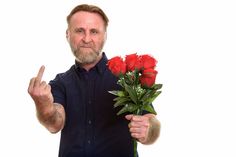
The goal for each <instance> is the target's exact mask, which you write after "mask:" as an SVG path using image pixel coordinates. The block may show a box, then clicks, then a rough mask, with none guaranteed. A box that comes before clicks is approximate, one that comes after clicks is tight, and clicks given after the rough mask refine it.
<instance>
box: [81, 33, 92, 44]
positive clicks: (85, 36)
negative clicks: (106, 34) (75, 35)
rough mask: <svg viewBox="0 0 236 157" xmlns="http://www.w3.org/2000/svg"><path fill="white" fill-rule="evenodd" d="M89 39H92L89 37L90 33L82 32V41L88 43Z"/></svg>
mask: <svg viewBox="0 0 236 157" xmlns="http://www.w3.org/2000/svg"><path fill="white" fill-rule="evenodd" d="M91 40H92V39H91V36H90V34H89V33H85V34H84V37H83V41H84V42H85V43H89V42H90V41H91Z"/></svg>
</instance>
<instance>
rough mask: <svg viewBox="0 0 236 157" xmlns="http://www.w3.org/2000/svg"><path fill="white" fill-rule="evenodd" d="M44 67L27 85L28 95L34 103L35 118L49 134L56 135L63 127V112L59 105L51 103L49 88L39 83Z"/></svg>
mask: <svg viewBox="0 0 236 157" xmlns="http://www.w3.org/2000/svg"><path fill="white" fill-rule="evenodd" d="M44 69H45V67H44V66H42V67H41V68H40V69H39V72H38V74H37V76H36V77H34V78H32V79H31V80H30V83H29V87H28V93H29V94H30V96H31V98H32V99H33V100H34V102H35V106H36V110H37V117H38V119H39V121H40V123H41V124H42V125H44V126H45V127H46V128H47V129H48V130H49V131H50V132H51V133H56V132H58V131H60V130H61V129H62V128H63V127H64V123H65V110H64V107H63V106H62V105H61V104H54V103H53V96H52V93H51V86H50V85H49V84H47V83H46V82H45V81H41V80H42V77H43V72H44Z"/></svg>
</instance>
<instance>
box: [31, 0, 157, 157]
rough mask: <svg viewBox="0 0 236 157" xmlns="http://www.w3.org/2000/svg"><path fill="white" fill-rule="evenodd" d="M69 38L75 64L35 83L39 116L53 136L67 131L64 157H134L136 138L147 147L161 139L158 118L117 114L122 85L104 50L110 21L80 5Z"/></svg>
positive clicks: (61, 153) (70, 22)
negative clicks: (114, 93) (115, 92)
mask: <svg viewBox="0 0 236 157" xmlns="http://www.w3.org/2000/svg"><path fill="white" fill-rule="evenodd" d="M67 22H68V29H67V31H66V38H67V40H68V42H69V44H70V47H71V50H72V52H73V54H74V56H75V64H74V65H72V66H71V68H70V69H69V70H68V71H66V72H64V73H60V74H58V75H57V76H56V78H55V79H54V80H52V81H50V83H49V84H47V83H46V82H45V81H42V76H43V73H44V69H45V67H44V66H42V67H41V68H40V69H39V72H38V74H37V76H36V77H34V78H32V79H31V80H30V83H29V87H28V93H29V94H30V96H31V97H32V99H33V100H34V102H35V105H36V109H37V117H38V119H39V121H40V123H41V124H42V125H44V126H45V127H46V128H47V129H48V130H49V131H50V132H51V133H57V132H59V131H61V141H60V150H59V157H85V156H86V157H92V156H93V157H133V155H134V154H133V143H132V139H133V138H135V139H137V140H138V141H139V142H141V143H143V144H151V143H153V142H154V141H155V140H156V139H157V138H158V136H159V132H160V123H159V121H158V120H157V119H156V118H155V115H153V114H145V115H143V116H135V115H122V116H117V115H116V113H117V111H118V110H119V109H116V108H113V104H114V101H113V99H114V96H112V94H110V93H108V91H110V90H117V89H120V87H119V86H118V84H117V79H118V78H116V77H115V76H114V75H113V74H112V73H111V72H110V71H109V70H108V68H107V65H106V64H107V57H106V55H105V53H103V52H102V48H103V45H104V43H105V41H106V36H107V34H106V33H107V31H106V29H107V25H108V18H107V16H106V15H105V13H104V12H103V11H102V10H101V9H100V8H98V7H97V6H93V5H86V4H83V5H79V6H77V7H75V8H74V9H73V10H72V11H71V13H70V14H69V15H68V16H67Z"/></svg>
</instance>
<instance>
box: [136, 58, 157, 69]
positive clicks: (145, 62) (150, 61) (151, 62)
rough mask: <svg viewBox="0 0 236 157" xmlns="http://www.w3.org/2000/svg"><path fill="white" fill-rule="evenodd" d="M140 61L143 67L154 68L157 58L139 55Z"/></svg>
mask: <svg viewBox="0 0 236 157" xmlns="http://www.w3.org/2000/svg"><path fill="white" fill-rule="evenodd" d="M140 61H141V65H142V67H143V68H144V69H149V68H152V69H154V67H155V66H156V64H157V60H156V59H155V58H153V57H151V56H149V55H141V56H140Z"/></svg>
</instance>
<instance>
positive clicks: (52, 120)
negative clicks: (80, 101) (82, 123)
mask: <svg viewBox="0 0 236 157" xmlns="http://www.w3.org/2000/svg"><path fill="white" fill-rule="evenodd" d="M52 105H53V107H52V110H51V111H48V112H44V113H43V112H41V111H40V110H37V117H38V120H39V122H40V123H41V124H42V125H43V126H45V127H46V128H47V129H48V131H50V132H51V133H57V132H59V131H60V130H61V129H63V127H64V124H65V110H64V107H63V106H62V105H61V104H56V103H55V104H52ZM36 106H37V105H36Z"/></svg>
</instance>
